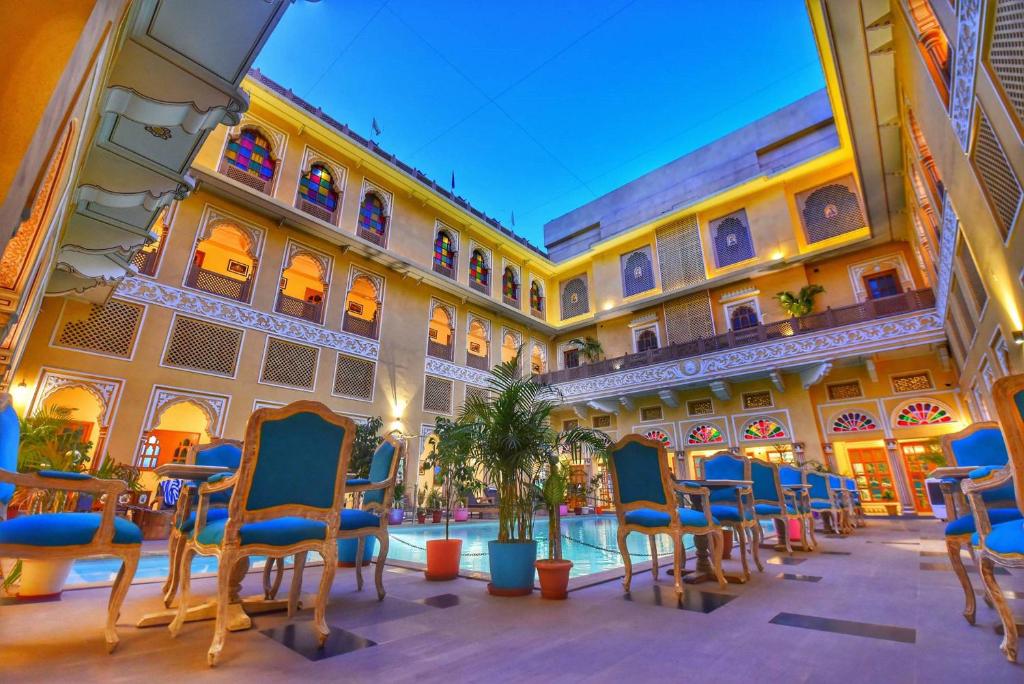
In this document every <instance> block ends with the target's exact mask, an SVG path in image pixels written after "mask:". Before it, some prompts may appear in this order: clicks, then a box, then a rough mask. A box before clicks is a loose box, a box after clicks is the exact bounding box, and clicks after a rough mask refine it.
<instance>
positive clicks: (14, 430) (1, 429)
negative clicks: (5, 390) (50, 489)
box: [0, 404, 21, 506]
mask: <svg viewBox="0 0 1024 684" xmlns="http://www.w3.org/2000/svg"><path fill="white" fill-rule="evenodd" d="M20 442H21V425H20V424H19V422H18V414H17V413H15V412H14V406H12V405H11V404H7V408H5V409H4V410H3V411H0V470H6V471H8V472H14V471H15V470H17V469H18V447H19V444H20ZM12 496H14V485H13V484H11V483H9V482H0V505H2V506H6V505H7V504H8V503H9V502H10V500H11V497H12Z"/></svg>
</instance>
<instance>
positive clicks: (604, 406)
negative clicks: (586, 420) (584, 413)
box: [587, 399, 618, 413]
mask: <svg viewBox="0 0 1024 684" xmlns="http://www.w3.org/2000/svg"><path fill="white" fill-rule="evenodd" d="M587 406H589V407H590V408H592V409H594V410H595V411H597V412H598V413H615V411H616V409H618V406H616V404H615V402H613V401H609V400H607V399H606V400H598V399H592V400H591V401H588V402H587Z"/></svg>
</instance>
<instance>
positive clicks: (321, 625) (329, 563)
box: [313, 539, 361, 648]
mask: <svg viewBox="0 0 1024 684" xmlns="http://www.w3.org/2000/svg"><path fill="white" fill-rule="evenodd" d="M320 555H321V556H323V558H324V573H323V574H322V575H321V576H320V590H319V591H318V592H317V594H316V605H315V606H314V608H313V628H314V629H315V630H316V636H317V643H318V644H319V645H320V648H323V646H324V644H325V643H327V637H328V636H330V634H331V629H330V627H328V626H327V599H328V598H329V597H330V594H331V585H332V584H334V573H335V572H336V571H337V569H338V542H337V541H335V540H334V539H331V540H330V541H329V542H328V543H326V544H324V547H323V550H322V551H321V552H320ZM360 559H361V556H356V560H357V561H358V560H360ZM356 567H358V565H357V566H356Z"/></svg>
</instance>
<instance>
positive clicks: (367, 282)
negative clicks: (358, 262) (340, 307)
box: [341, 275, 380, 340]
mask: <svg viewBox="0 0 1024 684" xmlns="http://www.w3.org/2000/svg"><path fill="white" fill-rule="evenodd" d="M341 329H342V330H344V331H345V332H350V333H353V334H355V335H360V336H362V337H369V338H370V339H374V340H375V339H377V335H378V334H379V332H380V292H379V288H378V287H377V285H376V283H374V282H373V280H372V279H371V277H370V276H367V275H358V276H356V277H355V278H354V279H353V280H352V286H351V287H350V288H349V290H348V296H347V297H346V298H345V318H344V320H343V321H342V324H341Z"/></svg>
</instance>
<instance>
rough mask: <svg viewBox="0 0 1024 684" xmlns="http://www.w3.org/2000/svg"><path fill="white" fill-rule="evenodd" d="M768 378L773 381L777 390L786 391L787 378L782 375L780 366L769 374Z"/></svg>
mask: <svg viewBox="0 0 1024 684" xmlns="http://www.w3.org/2000/svg"><path fill="white" fill-rule="evenodd" d="M768 379H769V380H771V381H772V386H773V387H774V388H775V391H776V392H785V391H786V380H785V378H783V377H782V371H780V370H779V369H778V368H776V369H775V370H773V371H772V372H770V373H769V374H768Z"/></svg>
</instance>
